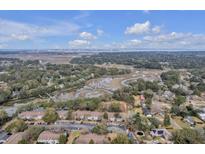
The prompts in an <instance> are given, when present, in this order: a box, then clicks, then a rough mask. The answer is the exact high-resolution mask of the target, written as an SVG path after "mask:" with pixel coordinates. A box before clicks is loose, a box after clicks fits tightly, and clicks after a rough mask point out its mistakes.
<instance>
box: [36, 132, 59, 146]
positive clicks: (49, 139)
mask: <svg viewBox="0 0 205 154" xmlns="http://www.w3.org/2000/svg"><path fill="white" fill-rule="evenodd" d="M59 137H60V133H55V132H51V131H43V132H42V133H41V134H40V135H39V137H38V140H37V142H38V143H42V144H58V143H59Z"/></svg>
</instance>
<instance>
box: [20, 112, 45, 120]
mask: <svg viewBox="0 0 205 154" xmlns="http://www.w3.org/2000/svg"><path fill="white" fill-rule="evenodd" d="M44 114H45V112H44V111H25V112H22V113H20V114H19V115H18V117H19V118H21V119H24V120H41V119H42V118H43V116H44Z"/></svg>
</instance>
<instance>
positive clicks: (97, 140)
mask: <svg viewBox="0 0 205 154" xmlns="http://www.w3.org/2000/svg"><path fill="white" fill-rule="evenodd" d="M91 140H93V142H94V144H105V143H108V139H107V138H106V136H105V135H97V134H93V133H89V134H85V135H80V136H79V137H78V138H77V139H76V141H75V143H77V144H89V142H90V141H91Z"/></svg>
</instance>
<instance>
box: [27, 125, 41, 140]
mask: <svg viewBox="0 0 205 154" xmlns="http://www.w3.org/2000/svg"><path fill="white" fill-rule="evenodd" d="M44 130H45V129H44V127H39V126H32V127H29V128H28V129H27V130H26V133H25V135H24V137H23V139H24V140H26V141H27V142H29V143H33V142H34V141H36V140H37V139H38V136H39V135H40V134H41V132H43V131H44Z"/></svg>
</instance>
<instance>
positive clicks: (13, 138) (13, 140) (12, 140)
mask: <svg viewBox="0 0 205 154" xmlns="http://www.w3.org/2000/svg"><path fill="white" fill-rule="evenodd" d="M24 134H25V132H18V133H16V134H13V135H11V136H9V138H8V139H7V141H6V142H5V144H18V142H19V141H21V140H22V139H23V136H24Z"/></svg>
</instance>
